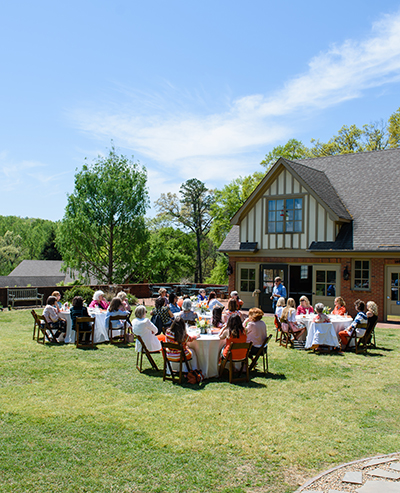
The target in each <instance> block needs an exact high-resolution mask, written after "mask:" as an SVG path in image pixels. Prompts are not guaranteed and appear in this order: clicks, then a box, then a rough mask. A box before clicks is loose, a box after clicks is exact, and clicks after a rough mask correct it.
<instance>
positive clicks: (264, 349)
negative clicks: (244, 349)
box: [249, 334, 272, 373]
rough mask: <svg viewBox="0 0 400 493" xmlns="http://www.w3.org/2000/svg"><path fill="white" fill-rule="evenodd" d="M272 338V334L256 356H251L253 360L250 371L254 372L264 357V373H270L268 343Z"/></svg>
mask: <svg viewBox="0 0 400 493" xmlns="http://www.w3.org/2000/svg"><path fill="white" fill-rule="evenodd" d="M271 338H272V334H270V335H269V336H267V337H266V338H265V340H264V342H263V343H262V345H261V346H260V348H259V350H258V351H257V353H256V354H255V356H251V354H250V355H249V358H250V360H251V365H250V367H249V371H251V370H253V369H254V368H255V367H256V364H257V362H258V360H259V359H260V357H262V361H263V369H264V373H268V343H269V341H270V340H271ZM265 369H267V371H265Z"/></svg>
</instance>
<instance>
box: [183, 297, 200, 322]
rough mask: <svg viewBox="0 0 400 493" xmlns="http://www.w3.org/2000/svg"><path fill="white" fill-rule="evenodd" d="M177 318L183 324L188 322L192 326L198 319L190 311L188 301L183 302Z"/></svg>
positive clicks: (189, 302)
mask: <svg viewBox="0 0 400 493" xmlns="http://www.w3.org/2000/svg"><path fill="white" fill-rule="evenodd" d="M179 317H180V318H181V319H182V320H183V321H184V322H188V323H190V324H194V322H196V320H198V319H199V316H198V315H197V313H196V312H194V311H193V310H192V302H191V301H190V300H189V299H186V300H184V301H183V303H182V311H181V312H180V313H179Z"/></svg>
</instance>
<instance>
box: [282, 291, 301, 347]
mask: <svg viewBox="0 0 400 493" xmlns="http://www.w3.org/2000/svg"><path fill="white" fill-rule="evenodd" d="M281 323H282V324H288V325H289V327H290V328H291V329H292V331H293V332H295V333H296V339H300V340H301V339H303V338H305V335H306V328H305V327H300V326H298V325H297V323H296V302H295V301H294V299H293V298H288V300H287V306H286V308H284V309H283V311H282V315H281ZM282 330H283V331H284V332H286V330H285V328H284V326H283V325H282Z"/></svg>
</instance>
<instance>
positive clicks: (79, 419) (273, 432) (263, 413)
mask: <svg viewBox="0 0 400 493" xmlns="http://www.w3.org/2000/svg"><path fill="white" fill-rule="evenodd" d="M271 322H272V319H271V318H269V319H268V323H269V324H270V323H271ZM32 326H33V319H32V316H31V314H30V312H29V311H28V310H26V311H22V310H18V311H12V312H2V313H0V349H1V350H0V389H1V390H0V425H1V426H0V440H1V442H0V480H1V482H0V491H1V492H13V493H15V492H24V493H25V492H32V491H35V492H36V491H38V492H63V493H67V492H200V491H202V492H214V491H215V492H225V493H227V492H233V493H239V492H248V493H250V492H257V493H260V492H264V491H267V492H293V491H294V490H295V489H296V487H297V486H298V484H300V483H302V482H303V481H305V480H306V479H308V478H309V477H311V476H313V475H315V473H316V472H317V471H321V470H325V469H327V468H328V467H331V466H334V465H336V464H340V463H343V462H347V461H350V460H355V459H358V458H362V457H368V456H373V455H376V454H379V453H390V452H397V451H399V450H400V434H399V431H400V430H399V428H400V406H399V402H400V372H399V369H400V357H399V355H400V352H399V350H400V337H399V336H400V332H398V331H397V330H396V329H378V331H377V343H378V345H379V348H378V349H377V350H371V351H370V352H369V354H368V355H367V356H363V355H355V354H353V353H349V354H346V355H344V356H343V355H316V354H313V353H308V352H301V351H295V350H290V349H284V348H280V347H278V345H277V344H276V343H274V342H273V343H272V344H271V345H270V371H271V373H270V374H269V375H268V377H266V378H265V377H264V376H263V375H262V374H260V373H257V372H256V373H253V375H252V380H251V383H250V384H243V385H230V384H229V383H228V382H227V381H223V382H219V381H218V380H210V381H208V382H206V383H205V384H202V385H200V386H189V385H183V386H178V385H173V384H172V383H171V382H163V381H162V375H161V373H159V374H157V373H155V372H153V371H150V370H148V371H145V372H144V373H142V374H139V373H138V371H137V370H136V367H135V351H134V347H133V346H128V347H123V348H121V347H115V346H111V345H106V344H102V345H99V346H98V347H97V348H96V349H95V350H82V349H79V350H77V349H76V348H75V346H73V345H64V346H52V345H48V344H46V345H45V346H43V345H41V344H37V343H36V342H34V341H32ZM270 330H271V327H270ZM157 362H159V363H160V365H161V356H157Z"/></svg>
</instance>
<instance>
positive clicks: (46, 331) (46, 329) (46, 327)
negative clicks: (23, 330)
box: [37, 315, 60, 344]
mask: <svg viewBox="0 0 400 493" xmlns="http://www.w3.org/2000/svg"><path fill="white" fill-rule="evenodd" d="M39 328H40V332H41V333H42V336H40V335H39V334H38V337H37V342H42V343H43V344H44V343H45V342H46V339H47V340H48V342H51V343H53V344H60V343H59V342H58V341H57V337H56V334H57V332H58V330H59V329H55V328H53V327H50V324H48V323H47V320H46V319H45V318H44V317H43V315H41V316H40V317H39Z"/></svg>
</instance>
